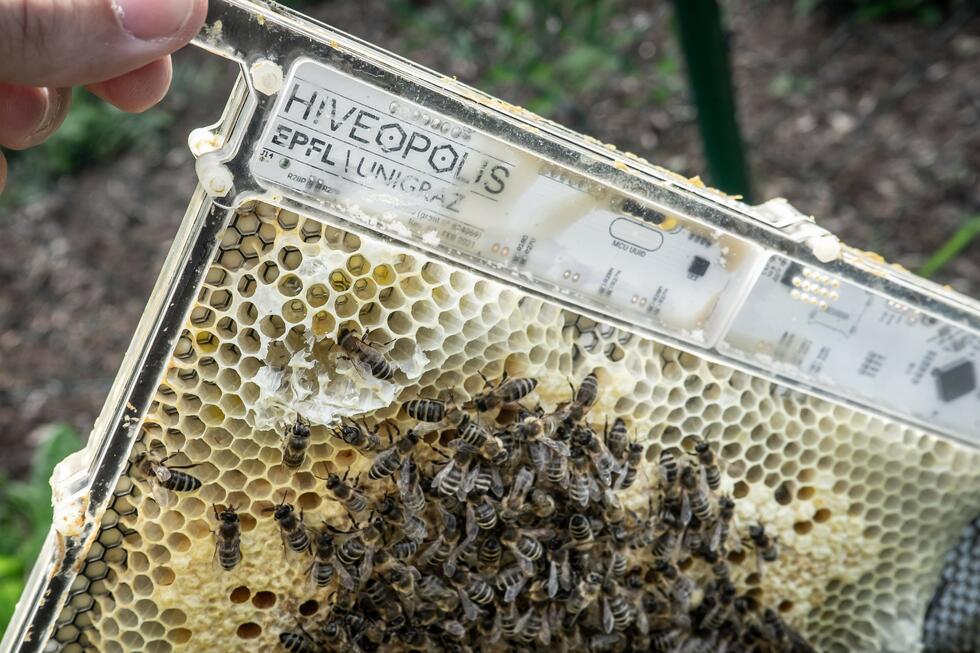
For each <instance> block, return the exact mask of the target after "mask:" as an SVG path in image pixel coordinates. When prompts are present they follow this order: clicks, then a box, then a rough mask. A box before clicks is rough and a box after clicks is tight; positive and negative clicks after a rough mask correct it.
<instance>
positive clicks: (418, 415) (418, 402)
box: [404, 399, 446, 422]
mask: <svg viewBox="0 0 980 653" xmlns="http://www.w3.org/2000/svg"><path fill="white" fill-rule="evenodd" d="M404 406H405V412H406V413H408V416H409V417H411V418H413V419H417V420H418V421H420V422H439V421H442V418H443V417H445V416H446V404H445V403H444V402H441V401H438V400H436V399H411V400H409V401H406V402H405V404H404Z"/></svg>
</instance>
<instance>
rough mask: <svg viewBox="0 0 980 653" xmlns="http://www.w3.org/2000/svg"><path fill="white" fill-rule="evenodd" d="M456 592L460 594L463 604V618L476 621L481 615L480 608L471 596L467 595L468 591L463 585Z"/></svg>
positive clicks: (460, 600)
mask: <svg viewBox="0 0 980 653" xmlns="http://www.w3.org/2000/svg"><path fill="white" fill-rule="evenodd" d="M456 592H457V593H458V594H459V603H460V605H462V606H463V618H464V619H466V621H475V620H476V619H477V618H478V617H479V616H480V609H479V608H477V607H476V604H475V603H473V601H471V600H470V597H469V596H467V594H466V591H465V590H463V588H462V587H460V588H459V589H457V590H456Z"/></svg>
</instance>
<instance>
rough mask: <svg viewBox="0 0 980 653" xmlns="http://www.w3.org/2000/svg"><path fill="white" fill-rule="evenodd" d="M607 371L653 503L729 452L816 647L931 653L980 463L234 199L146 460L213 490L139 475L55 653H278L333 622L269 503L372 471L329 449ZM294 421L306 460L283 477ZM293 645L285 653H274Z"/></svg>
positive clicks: (608, 405)
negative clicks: (307, 627) (408, 413)
mask: <svg viewBox="0 0 980 653" xmlns="http://www.w3.org/2000/svg"><path fill="white" fill-rule="evenodd" d="M345 326H348V327H352V328H354V329H355V330H356V331H357V332H359V333H362V334H364V337H365V338H367V339H369V340H370V341H371V342H373V343H379V344H378V346H379V347H380V348H382V349H383V350H384V351H385V355H386V356H387V358H388V359H389V360H390V361H391V362H392V365H393V367H394V370H395V372H394V378H393V380H392V382H390V383H389V382H385V381H379V380H376V379H369V378H366V377H364V376H363V375H361V374H360V373H359V372H358V370H357V369H356V368H355V366H354V365H352V364H351V363H350V362H349V361H346V360H344V359H343V357H342V356H338V350H337V348H336V345H335V343H336V339H337V335H338V332H339V330H340V329H341V328H343V327H345ZM591 370H597V374H598V375H599V377H600V380H601V383H602V387H603V392H602V393H601V395H600V399H599V403H598V404H597V405H596V407H595V408H594V410H595V411H596V412H597V413H598V414H602V415H605V416H608V417H609V419H610V421H611V420H612V418H613V417H615V416H622V417H624V418H625V419H626V420H627V421H628V422H629V423H630V424H631V426H632V429H633V431H634V437H635V438H636V439H637V440H638V441H639V442H641V443H642V444H643V445H644V446H645V447H646V449H645V453H644V458H645V461H646V463H645V465H644V467H642V468H641V470H640V473H639V477H638V480H637V482H636V484H635V485H634V486H633V488H631V490H630V492H631V493H632V494H631V498H630V501H631V503H632V504H633V505H637V506H639V505H644V504H645V503H646V501H647V496H649V494H650V493H651V491H652V489H653V486H654V485H655V483H656V478H657V471H656V461H657V460H658V458H659V456H660V452H661V450H663V449H665V448H669V449H671V450H672V451H674V452H680V451H681V450H682V449H686V448H689V447H688V443H689V442H690V439H691V438H693V437H694V436H698V437H702V438H705V439H706V440H707V441H709V442H710V443H711V444H712V446H713V447H714V448H715V450H716V451H718V452H719V454H720V460H721V461H722V463H721V464H722V466H723V479H722V491H725V492H730V493H731V494H732V495H733V496H734V497H735V498H736V499H737V512H736V525H737V526H739V528H740V529H743V530H744V528H745V526H747V525H748V524H750V523H756V522H759V523H762V524H764V525H765V527H766V529H767V532H771V533H773V534H776V535H777V536H778V538H779V543H780V548H781V563H780V564H779V565H774V566H773V567H772V568H771V569H767V571H766V573H765V574H764V575H763V576H762V578H761V581H760V582H761V587H762V590H763V592H764V594H765V596H767V597H769V598H770V599H771V600H772V601H773V602H774V605H778V609H779V611H780V613H781V616H782V617H783V619H784V620H785V621H786V622H787V623H788V624H790V625H791V626H793V627H794V628H796V629H798V630H799V631H800V632H801V633H802V634H803V635H804V636H805V637H807V639H809V640H810V641H811V642H812V643H813V644H814V646H816V648H817V649H818V650H821V651H878V650H882V649H887V650H890V651H906V650H909V651H911V650H918V649H920V648H921V635H920V633H921V626H922V623H923V618H924V614H925V611H926V604H927V602H928V599H929V597H930V596H931V594H932V591H933V589H934V587H935V585H936V582H937V579H938V577H939V571H940V568H941V566H942V562H943V556H944V554H945V552H946V550H947V549H948V548H949V547H950V546H951V545H952V543H953V542H954V541H955V539H956V538H957V536H958V534H959V532H960V531H961V529H962V528H963V527H964V525H965V524H966V523H968V522H969V521H970V520H971V519H972V518H973V517H974V516H976V515H977V513H978V512H980V484H978V480H980V464H978V462H980V460H978V457H980V454H978V453H976V452H974V451H972V450H970V449H967V448H965V447H958V446H956V445H954V444H951V443H950V442H948V441H944V440H941V439H939V438H936V437H933V436H931V435H929V434H927V433H924V432H922V431H920V430H916V429H914V428H909V427H907V426H904V425H901V424H898V423H895V422H892V421H888V420H885V419H882V418H880V417H876V416H872V415H869V414H866V413H863V412H860V411H857V410H854V409H851V408H848V407H844V406H840V405H836V404H833V403H829V402H827V401H823V400H820V399H817V398H814V397H811V396H808V395H804V394H801V393H799V392H796V391H793V390H790V389H787V388H785V387H782V386H779V385H777V384H774V383H772V382H769V381H767V380H764V379H762V378H757V377H754V376H751V375H749V374H745V373H742V372H739V371H736V370H733V369H731V368H728V367H726V366H724V365H720V364H716V363H711V362H708V361H706V360H703V359H701V358H699V357H697V356H695V355H691V354H689V353H685V352H681V351H679V350H677V349H674V348H671V347H669V346H665V345H663V344H661V343H658V342H656V341H653V340H650V339H646V338H641V337H638V336H636V335H633V334H630V333H627V332H623V331H621V330H618V329H616V328H614V327H611V326H608V325H606V324H602V323H597V322H595V321H593V320H590V319H587V318H584V317H582V316H580V315H576V314H574V313H572V312H569V311H566V310H563V309H561V308H559V307H557V306H556V305H554V304H551V303H549V302H546V301H544V300H542V299H539V298H536V297H533V296H530V295H526V294H524V293H523V292H521V291H519V290H516V289H514V288H512V287H510V286H506V285H503V284H501V283H498V282H495V281H492V280H489V279H486V278H482V277H480V276H477V275H474V274H472V273H471V272H468V271H465V270H463V269H459V268H455V267H454V266H452V265H449V264H447V263H445V262H441V261H437V260H433V259H430V258H428V257H426V256H424V255H422V254H420V253H418V252H415V251H407V250H404V249H401V248H399V247H397V246H395V245H392V244H390V243H387V242H384V241H381V240H377V239H373V238H369V237H366V236H359V235H356V234H354V233H350V232H346V231H343V230H340V229H338V228H336V227H334V226H331V225H329V224H324V223H322V222H319V221H317V220H314V219H311V218H307V217H303V216H300V215H298V214H296V213H292V212H289V211H285V210H279V209H277V208H275V207H274V206H271V205H268V204H263V203H251V204H247V205H243V206H242V207H240V208H239V209H238V210H237V211H236V212H235V215H234V216H233V219H232V220H231V223H230V224H229V226H228V227H227V228H226V230H225V231H224V233H223V235H222V237H221V241H220V246H219V248H218V250H217V252H216V254H215V257H214V260H213V262H212V263H211V265H210V268H209V269H208V271H207V273H206V276H205V279H204V282H203V285H202V287H201V289H200V292H199V294H198V297H197V301H196V303H194V304H193V306H192V308H191V310H190V313H189V315H188V316H187V319H186V324H185V328H184V330H183V332H182V334H181V335H180V337H179V339H178V341H177V343H176V345H175V347H174V350H173V354H172V357H171V358H170V360H169V363H168V366H167V369H166V372H165V374H164V375H163V378H162V379H161V382H160V385H159V388H158V390H157V393H156V396H155V399H154V401H153V402H152V405H151V407H150V409H149V411H148V413H147V415H146V417H145V418H144V420H143V423H142V424H141V426H140V432H141V434H142V438H141V439H142V442H141V443H140V444H138V445H137V447H146V448H152V447H157V446H159V447H163V448H165V449H166V451H168V452H179V455H178V456H177V457H176V458H175V459H174V460H173V461H172V462H173V463H175V464H176V463H180V464H193V465H196V466H195V467H194V468H193V470H191V471H192V472H193V474H194V475H195V476H196V477H197V478H199V479H200V480H201V481H202V482H203V485H202V487H201V488H200V490H198V491H197V492H192V493H181V494H180V495H178V496H177V499H176V500H175V502H174V503H172V505H164V506H161V505H160V504H158V503H157V501H156V500H155V499H154V497H153V496H152V493H151V492H150V491H149V490H148V488H147V486H146V483H145V482H144V481H142V480H141V479H140V478H139V476H138V474H137V473H136V470H135V467H131V470H130V472H129V473H127V474H124V475H123V477H122V478H121V479H120V481H119V484H118V487H117V488H116V492H115V495H114V499H113V502H112V505H111V506H110V507H109V509H108V510H107V511H106V512H105V516H104V518H103V522H102V527H101V534H100V536H99V537H98V540H97V541H96V542H95V543H94V544H93V546H92V549H91V550H90V551H89V553H88V555H87V556H86V558H85V563H84V565H83V567H82V569H81V573H80V574H79V575H78V577H77V579H76V581H75V584H74V586H73V588H72V591H71V592H70V596H69V600H68V602H67V603H66V605H65V606H64V608H63V610H62V613H61V615H60V617H59V619H58V620H57V625H56V626H55V629H54V631H53V635H52V639H51V641H50V642H49V645H48V648H47V649H46V650H50V651H66V652H77V651H105V652H109V653H112V652H119V651H148V652H151V653H165V652H168V651H180V650H185V651H223V650H229V651H232V650H235V651H237V650H277V648H276V647H278V646H279V643H278V642H279V640H278V635H279V633H280V632H282V631H285V630H291V629H295V627H296V623H297V619H298V618H300V617H314V616H315V615H317V614H322V612H323V610H324V609H325V606H326V605H327V603H328V601H329V593H330V590H329V589H328V588H323V589H321V590H316V591H313V590H310V589H309V588H308V587H307V586H306V585H305V582H304V575H305V565H298V564H290V563H289V561H288V560H287V559H286V558H285V557H284V555H283V550H282V547H281V546H280V536H279V531H278V527H277V525H276V523H275V520H273V519H272V518H271V517H270V516H269V514H268V511H269V509H270V508H271V507H272V506H274V505H275V504H277V503H279V502H280V501H282V500H287V501H289V502H291V503H293V504H294V505H295V506H296V507H297V509H302V510H303V511H304V518H305V520H306V522H307V523H310V524H319V523H321V522H322V521H323V520H324V519H328V518H340V517H341V515H342V514H343V511H342V508H341V507H340V506H339V505H337V504H336V503H335V502H334V501H332V500H329V499H328V498H327V495H326V494H325V492H324V491H323V482H322V481H320V480H319V479H318V478H317V477H318V476H320V477H322V476H325V475H326V474H328V473H330V472H337V473H340V474H343V473H344V472H345V471H347V470H349V473H350V474H351V475H352V476H358V475H361V474H364V473H365V472H366V471H367V469H368V467H369V466H370V463H371V460H370V458H367V457H365V456H363V455H361V454H360V453H359V452H358V451H357V450H355V449H353V448H351V447H348V446H346V445H345V444H344V443H343V442H342V441H340V440H338V439H337V438H335V437H333V436H332V435H331V434H330V425H331V424H334V423H335V422H336V421H337V420H338V419H339V418H341V417H345V416H356V417H357V419H359V420H360V419H365V420H366V421H367V422H368V423H369V424H378V423H380V422H381V421H382V420H391V421H392V422H393V423H395V424H397V425H400V426H406V425H407V422H405V417H404V415H403V414H402V413H399V407H400V404H401V403H402V402H404V401H406V400H408V399H411V398H415V397H435V396H439V395H442V396H445V394H446V393H447V392H450V391H452V392H455V393H457V398H458V399H460V400H464V399H466V398H467V397H462V396H459V395H461V394H462V393H467V394H468V395H470V396H472V395H473V394H475V393H477V392H479V391H480V390H482V389H483V387H484V381H483V379H482V377H481V373H482V374H483V375H486V376H488V377H490V378H495V377H499V376H500V375H501V374H502V373H504V372H505V371H506V372H507V373H509V374H511V375H514V376H526V377H535V378H539V379H540V380H541V383H540V385H539V386H538V388H537V389H536V392H537V395H538V396H539V397H540V399H541V401H543V402H546V403H547V402H551V403H552V404H554V403H557V402H559V401H565V400H567V399H568V393H569V389H568V379H581V378H582V377H583V376H585V375H586V374H587V373H588V372H589V371H591ZM297 413H298V414H300V415H302V416H303V417H304V418H306V419H308V420H309V422H310V423H311V425H312V428H311V432H312V435H311V445H310V447H309V449H308V451H307V456H306V459H305V461H304V462H303V464H302V465H301V466H300V467H299V468H298V469H290V468H288V467H285V466H284V465H283V464H282V449H281V448H282V437H283V431H284V428H285V427H286V425H287V424H289V423H291V422H292V421H293V420H294V419H295V416H296V415H297ZM213 505H218V506H226V505H233V506H235V507H236V508H237V510H238V513H239V515H240V517H241V527H242V545H241V546H242V554H243V558H242V561H241V562H240V563H239V564H238V565H237V566H236V567H235V568H234V569H232V570H231V571H227V572H225V571H222V570H221V568H220V567H219V566H218V565H217V563H216V561H215V559H214V558H215V555H214V554H215V543H214V535H213V534H212V531H213V530H214V529H215V527H216V526H215V524H216V522H215V519H214V514H213V508H212V506H213ZM279 650H281V649H279Z"/></svg>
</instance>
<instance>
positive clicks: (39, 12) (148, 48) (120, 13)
mask: <svg viewBox="0 0 980 653" xmlns="http://www.w3.org/2000/svg"><path fill="white" fill-rule="evenodd" d="M206 14H207V0H0V82H8V83H11V84H20V85H24V86H52V87H64V86H74V85H79V84H91V83H94V82H101V81H104V80H107V79H112V78H114V77H118V76H119V75H122V74H123V73H126V72H129V71H131V70H135V69H137V68H141V67H143V66H145V65H146V64H148V63H150V62H151V61H154V60H156V59H159V58H161V57H163V56H165V55H167V54H169V53H171V52H173V51H174V50H177V49H178V48H180V47H181V46H183V45H184V44H186V43H187V42H188V41H190V40H191V39H192V38H193V37H194V35H195V34H197V32H198V30H200V28H201V26H202V25H203V24H204V19H205V16H206Z"/></svg>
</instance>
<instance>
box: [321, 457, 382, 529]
mask: <svg viewBox="0 0 980 653" xmlns="http://www.w3.org/2000/svg"><path fill="white" fill-rule="evenodd" d="M349 473H350V469H348V470H347V471H346V472H344V476H343V478H341V477H340V476H338V475H337V474H330V475H328V476H327V477H326V478H323V477H321V476H317V478H319V479H320V480H323V481H326V482H327V491H328V492H330V494H331V496H333V498H334V499H336V500H337V501H339V502H340V503H342V504H343V505H344V508H346V509H347V512H348V513H349V514H350V513H353V514H357V513H360V512H367V510H368V509H369V508H370V507H371V501H370V499H368V498H367V496H365V495H364V493H362V492H360V491H358V490H357V489H355V488H354V487H351V486H350V485H348V484H347V474H349ZM351 521H354V518H353V517H351Z"/></svg>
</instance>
